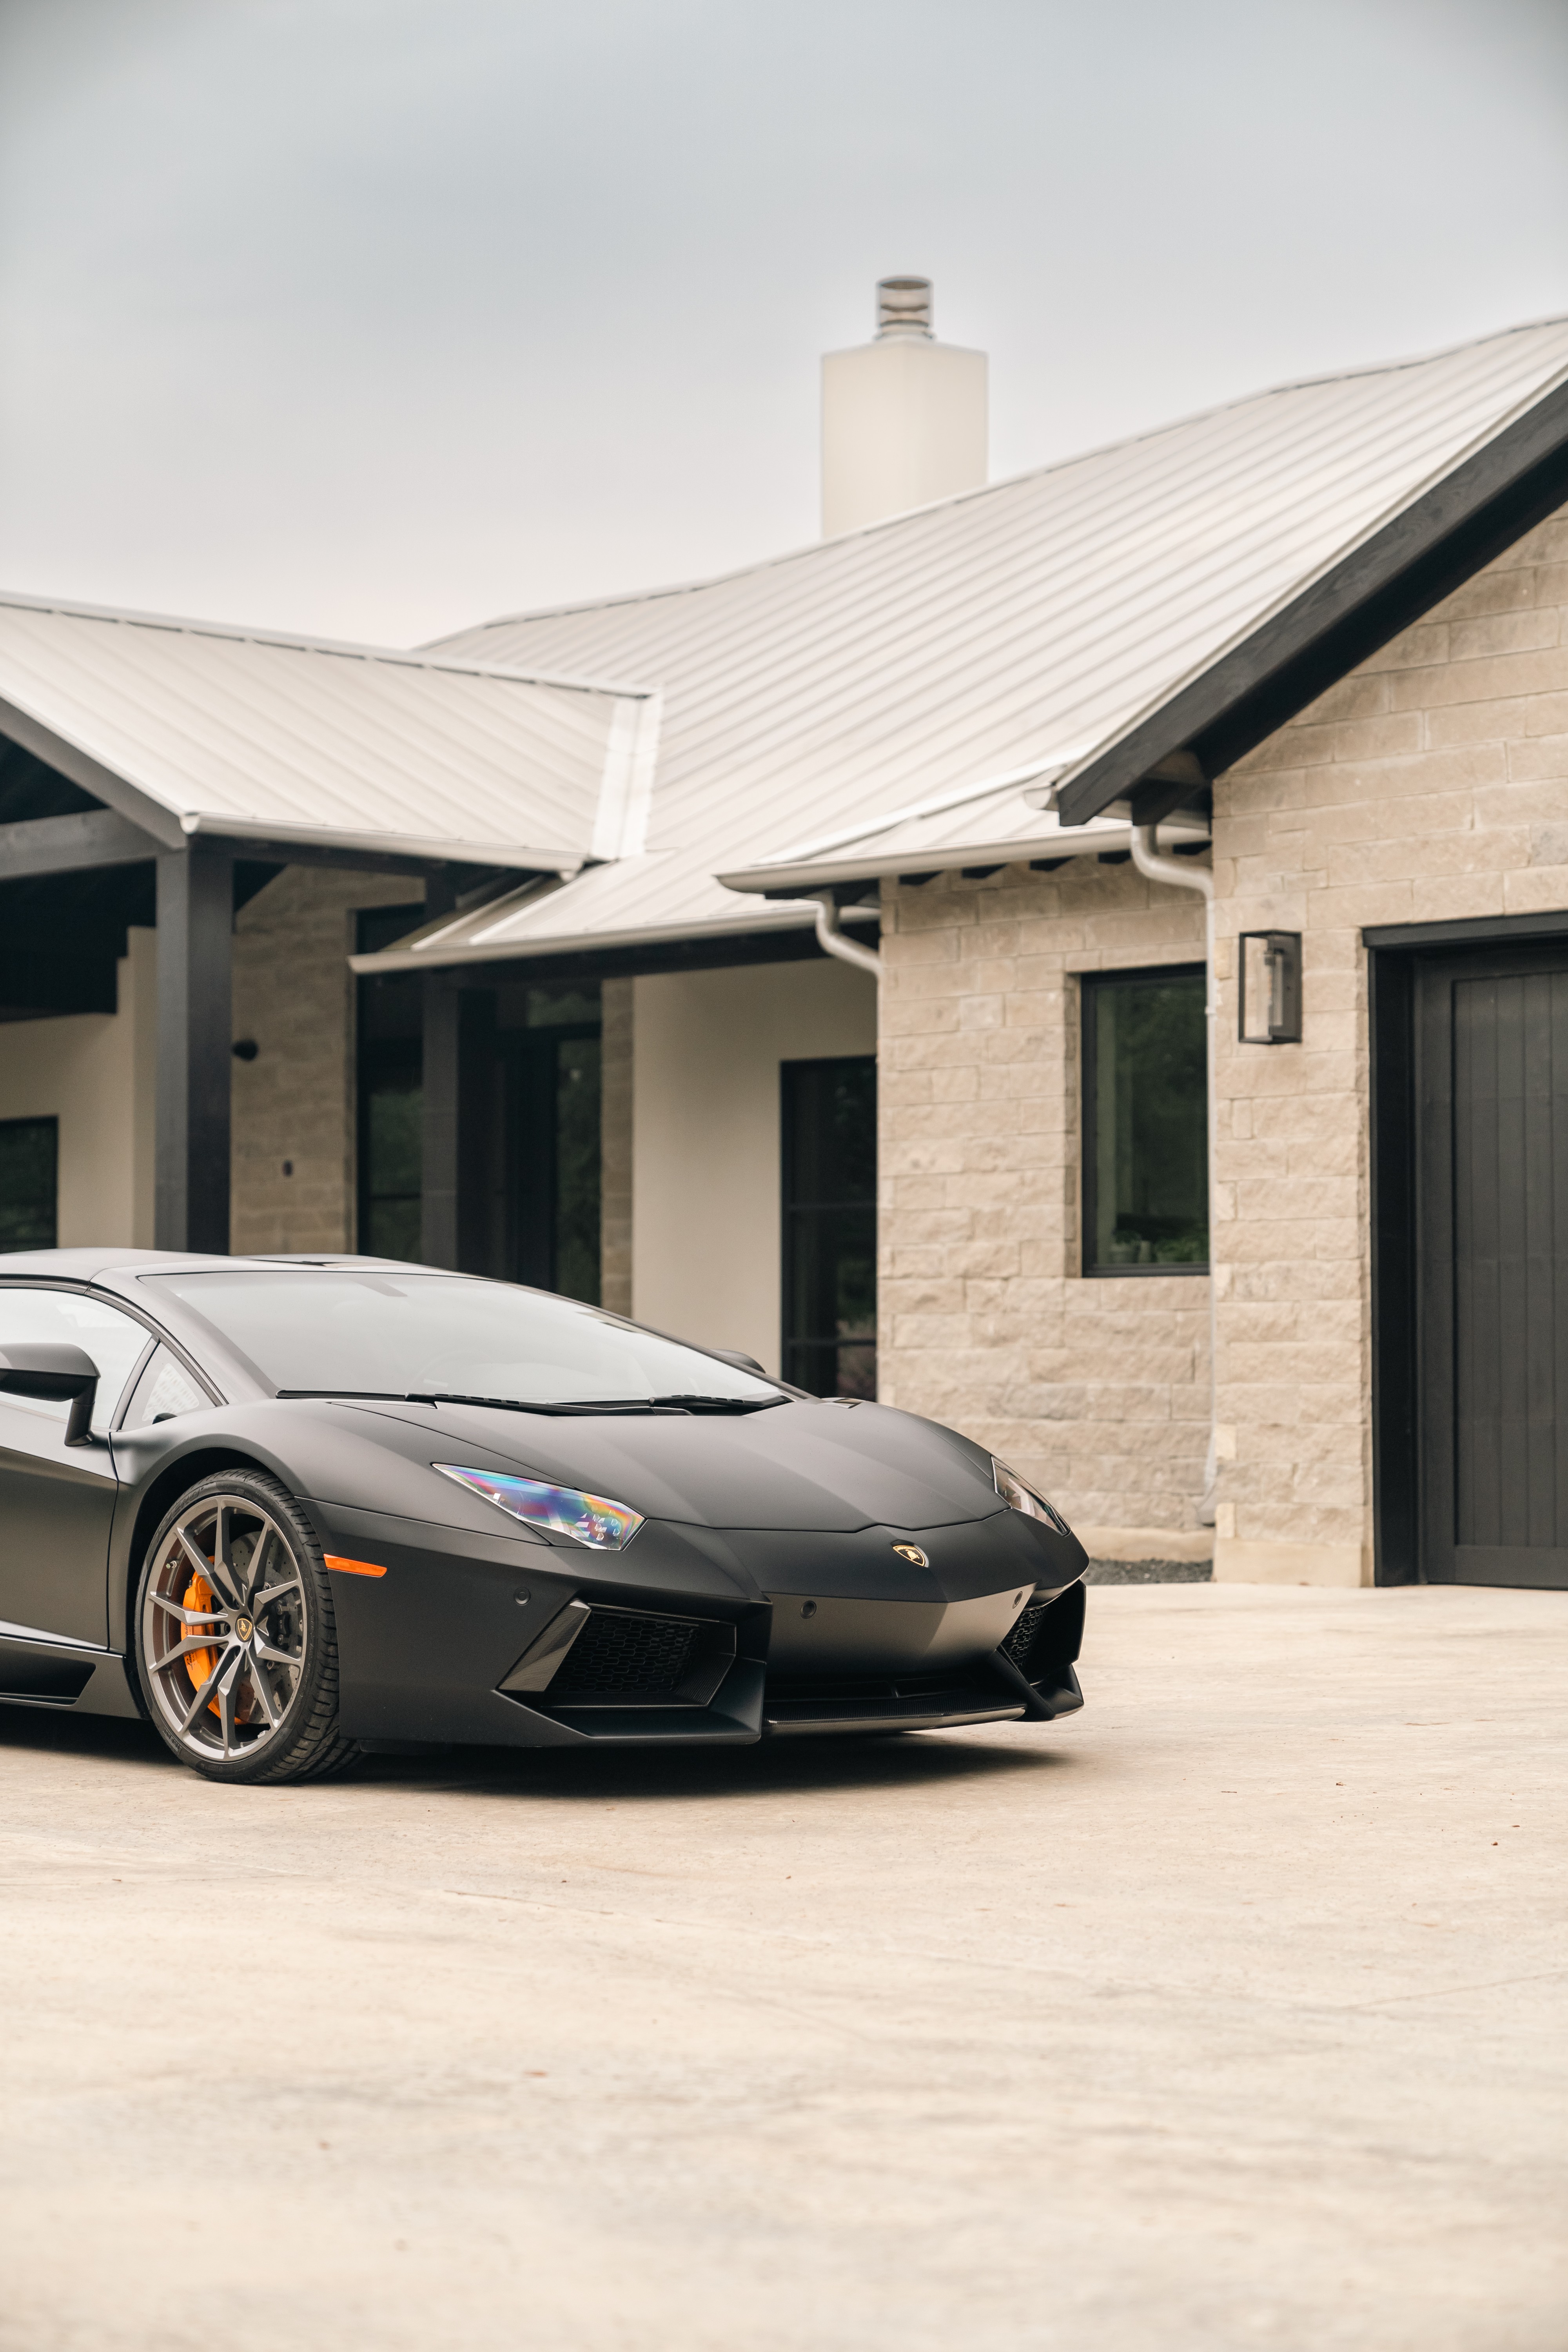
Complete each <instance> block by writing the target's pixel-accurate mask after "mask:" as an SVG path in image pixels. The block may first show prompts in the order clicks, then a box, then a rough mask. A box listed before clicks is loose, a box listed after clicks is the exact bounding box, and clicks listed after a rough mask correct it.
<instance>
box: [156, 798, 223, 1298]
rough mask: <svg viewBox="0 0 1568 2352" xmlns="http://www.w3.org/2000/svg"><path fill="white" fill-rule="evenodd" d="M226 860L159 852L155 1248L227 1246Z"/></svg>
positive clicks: (196, 849)
mask: <svg viewBox="0 0 1568 2352" xmlns="http://www.w3.org/2000/svg"><path fill="white" fill-rule="evenodd" d="M233 943H234V859H233V857H232V856H230V855H229V854H228V852H227V851H226V850H216V849H209V848H207V847H206V846H205V845H201V846H197V845H192V847H190V848H189V849H184V850H166V851H163V852H162V853H161V854H160V856H159V858H158V1097H157V1195H156V1208H155V1213H154V1236H155V1240H156V1244H157V1247H158V1248H159V1249H166V1250H197V1251H201V1252H204V1253H211V1254H213V1255H220V1256H222V1255H227V1251H228V1197H229V1073H230V1071H231V1069H232V1067H233V1062H232V1057H231V1053H230V1047H231V1045H232V1039H231V1037H230V1034H229V1029H230V1019H231V1013H230V999H231V965H232V961H233Z"/></svg>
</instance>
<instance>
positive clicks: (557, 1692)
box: [550, 1609, 700, 1699]
mask: <svg viewBox="0 0 1568 2352" xmlns="http://www.w3.org/2000/svg"><path fill="white" fill-rule="evenodd" d="M699 1630H700V1629H699V1628H698V1626H697V1625H696V1624H695V1623H693V1622H692V1621H691V1619H689V1618H687V1617H643V1616H639V1615H638V1614H637V1612H635V1611H632V1610H629V1609H628V1610H621V1609H595V1611H594V1612H592V1614H591V1615H590V1617H589V1619H588V1622H587V1624H586V1625H585V1626H584V1629H583V1631H582V1633H579V1634H578V1636H577V1639H576V1640H575V1641H574V1643H573V1644H572V1647H571V1649H570V1650H569V1651H568V1652H567V1654H566V1656H565V1659H564V1661H563V1664H562V1666H561V1670H560V1672H559V1673H558V1674H557V1675H554V1677H553V1678H552V1682H551V1685H550V1696H551V1698H552V1699H562V1698H565V1697H567V1696H569V1695H571V1694H572V1693H574V1692H584V1691H592V1692H593V1693H594V1695H595V1697H599V1696H603V1695H604V1694H605V1693H606V1692H611V1691H615V1692H624V1693H626V1696H637V1697H642V1698H647V1697H651V1696H655V1695H656V1694H657V1695H660V1696H666V1695H668V1693H669V1692H671V1691H673V1690H674V1688H675V1685H677V1683H679V1680H680V1677H681V1675H683V1674H684V1673H685V1671H686V1665H687V1661H688V1659H689V1657H690V1655H691V1644H692V1643H693V1642H694V1641H695V1640H696V1638H697V1634H698V1632H699Z"/></svg>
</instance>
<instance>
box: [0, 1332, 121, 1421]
mask: <svg viewBox="0 0 1568 2352" xmlns="http://www.w3.org/2000/svg"><path fill="white" fill-rule="evenodd" d="M0 1392H5V1393H8V1394H10V1395H11V1396H25V1397H37V1399H38V1400H39V1402H42V1403H46V1404H60V1403H66V1402H68V1403H69V1405H70V1413H69V1416H68V1419H67V1422H66V1436H65V1442H66V1444H68V1445H85V1444H87V1441H88V1435H89V1431H90V1430H91V1428H92V1408H93V1406H94V1405H95V1404H96V1402H98V1366H97V1365H96V1364H95V1363H94V1362H93V1360H92V1358H91V1357H90V1356H89V1355H88V1354H87V1353H86V1351H85V1350H84V1349H80V1348H64V1347H57V1346H56V1345H54V1344H53V1342H51V1341H49V1340H46V1339H18V1340H16V1341H14V1342H13V1343H12V1345H10V1346H9V1347H7V1346H5V1344H4V1343H3V1342H0Z"/></svg>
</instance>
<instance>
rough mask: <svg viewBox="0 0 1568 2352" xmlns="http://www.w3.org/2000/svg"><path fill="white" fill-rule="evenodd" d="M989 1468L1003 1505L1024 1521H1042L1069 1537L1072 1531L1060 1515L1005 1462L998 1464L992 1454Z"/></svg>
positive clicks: (1059, 1533)
mask: <svg viewBox="0 0 1568 2352" xmlns="http://www.w3.org/2000/svg"><path fill="white" fill-rule="evenodd" d="M991 1468H992V1471H993V1473H994V1476H995V1480H996V1492H997V1493H998V1494H999V1495H1000V1496H1001V1497H1002V1500H1003V1501H1004V1502H1005V1503H1006V1504H1008V1505H1010V1507H1012V1508H1013V1509H1014V1510H1015V1511H1022V1512H1023V1514H1024V1517H1026V1519H1043V1520H1044V1521H1045V1524H1046V1525H1047V1528H1055V1529H1056V1531H1057V1533H1058V1535H1059V1536H1070V1535H1071V1533H1072V1529H1071V1528H1069V1527H1068V1523H1067V1521H1066V1520H1065V1519H1064V1518H1063V1517H1062V1515H1061V1513H1060V1512H1059V1511H1057V1510H1053V1509H1052V1507H1051V1506H1050V1504H1049V1503H1047V1500H1046V1498H1045V1496H1043V1495H1037V1494H1036V1492H1035V1490H1034V1488H1033V1487H1032V1486H1025V1484H1024V1482H1023V1480H1022V1479H1021V1478H1020V1477H1019V1476H1018V1475H1017V1473H1016V1471H1013V1470H1009V1469H1008V1467H1007V1465H1006V1464H1005V1462H998V1461H997V1459H996V1456H995V1455H994V1454H993V1455H992V1456H991Z"/></svg>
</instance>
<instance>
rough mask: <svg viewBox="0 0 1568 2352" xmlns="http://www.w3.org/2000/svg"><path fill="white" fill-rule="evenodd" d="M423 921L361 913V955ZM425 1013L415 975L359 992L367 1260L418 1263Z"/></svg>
mask: <svg viewBox="0 0 1568 2352" xmlns="http://www.w3.org/2000/svg"><path fill="white" fill-rule="evenodd" d="M424 920H425V909H424V908H423V907H421V906H417V905H416V906H412V907H363V908H361V909H360V911H359V914H358V916H357V917H356V919H355V926H354V928H355V932H356V938H355V941H354V944H355V947H356V948H357V950H358V951H359V953H360V954H361V955H375V954H378V953H379V952H380V950H382V949H383V948H389V947H391V946H392V945H393V943H394V942H395V940H401V939H406V938H407V936H408V934H409V932H410V931H416V930H417V929H419V926H420V925H421V923H423V921H424ZM422 1045H423V1012H422V997H421V988H420V976H419V974H418V973H417V972H396V973H388V974H387V975H386V977H385V978H384V979H376V980H362V981H361V982H360V986H359V1247H360V1248H361V1249H362V1250H363V1252H364V1254H365V1255H366V1256H367V1257H396V1258H413V1259H415V1260H417V1258H418V1255H419V1220H420V1204H419V1192H420V1163H421V1158H422V1155H423V1151H424V1138H423V1126H422V1121H423V1116H424V1097H423V1093H422V1090H421V1086H420V1077H421V1060H422Z"/></svg>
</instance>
